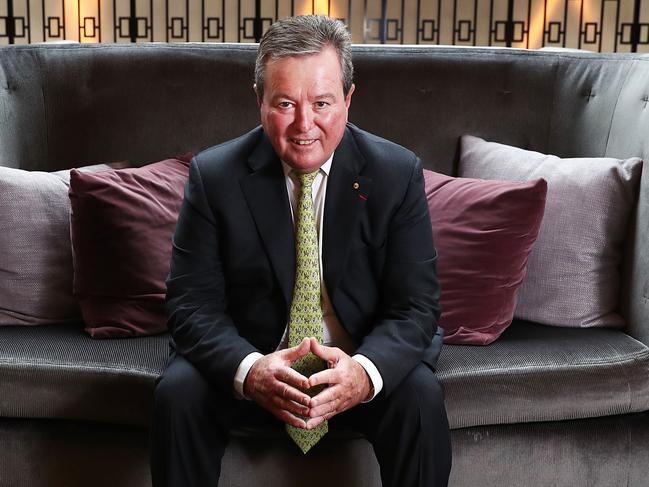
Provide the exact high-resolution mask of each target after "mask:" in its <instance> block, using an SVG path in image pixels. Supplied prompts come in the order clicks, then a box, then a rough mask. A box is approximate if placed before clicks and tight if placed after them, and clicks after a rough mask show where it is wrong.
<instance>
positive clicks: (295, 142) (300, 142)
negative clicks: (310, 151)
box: [291, 139, 316, 145]
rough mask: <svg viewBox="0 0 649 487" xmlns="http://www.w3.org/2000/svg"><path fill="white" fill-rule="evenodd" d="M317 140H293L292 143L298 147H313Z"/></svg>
mask: <svg viewBox="0 0 649 487" xmlns="http://www.w3.org/2000/svg"><path fill="white" fill-rule="evenodd" d="M315 141H316V139H291V142H293V143H294V144H297V145H311V144H313V143H314V142H315Z"/></svg>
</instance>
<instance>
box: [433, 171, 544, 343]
mask: <svg viewBox="0 0 649 487" xmlns="http://www.w3.org/2000/svg"><path fill="white" fill-rule="evenodd" d="M424 181H425V187H426V197H427V199H428V207H429V210H430V221H431V224H432V226H433V237H434V242H435V248H436V250H437V254H438V260H437V271H438V276H439V280H440V284H441V286H442V297H441V307H442V316H441V318H440V326H441V327H442V328H444V342H445V343H456V344H472V345H487V344H489V343H491V342H493V341H494V340H496V338H498V337H499V336H500V334H501V333H502V332H503V331H505V329H506V328H507V327H508V326H509V325H510V324H511V322H512V319H513V317H514V309H515V308H516V297H517V295H518V288H519V287H520V285H521V282H522V281H523V277H524V276H525V267H526V264H527V258H528V256H529V254H530V252H531V251H532V247H533V245H534V242H535V241H536V237H537V234H538V231H539V227H540V226H541V219H542V218H543V209H544V205H545V193H546V190H547V185H546V183H545V181H544V180H543V179H537V180H534V181H530V182H524V183H517V182H510V181H483V180H480V179H470V178H452V177H449V176H445V175H443V174H437V173H434V172H432V171H428V170H424Z"/></svg>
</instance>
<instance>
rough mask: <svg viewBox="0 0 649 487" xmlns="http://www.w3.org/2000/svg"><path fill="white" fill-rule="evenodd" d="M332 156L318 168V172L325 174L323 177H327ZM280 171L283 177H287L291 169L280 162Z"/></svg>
mask: <svg viewBox="0 0 649 487" xmlns="http://www.w3.org/2000/svg"><path fill="white" fill-rule="evenodd" d="M334 154H335V152H334ZM334 154H331V157H329V159H327V160H326V161H325V162H324V164H323V165H322V166H320V168H319V170H320V171H322V172H323V173H325V176H329V172H330V171H331V163H332V161H333V159H334ZM282 169H283V170H284V176H288V175H289V174H291V172H292V171H293V168H292V167H291V166H289V165H288V164H286V163H285V162H284V161H282Z"/></svg>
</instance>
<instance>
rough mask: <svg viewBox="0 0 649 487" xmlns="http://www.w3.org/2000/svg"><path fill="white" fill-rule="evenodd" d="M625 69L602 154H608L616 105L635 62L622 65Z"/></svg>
mask: <svg viewBox="0 0 649 487" xmlns="http://www.w3.org/2000/svg"><path fill="white" fill-rule="evenodd" d="M624 65H625V67H626V74H625V75H624V81H622V83H620V89H619V90H618V92H617V96H616V97H615V104H614V105H613V110H611V118H610V120H609V123H608V133H607V134H606V143H605V144H604V154H608V142H609V140H610V139H611V130H612V128H613V119H614V118H615V112H616V110H617V105H618V103H619V102H620V95H621V94H622V91H623V90H624V88H625V87H626V85H627V84H628V82H629V75H630V73H631V71H632V68H633V67H635V61H634V60H631V61H629V62H626V63H624Z"/></svg>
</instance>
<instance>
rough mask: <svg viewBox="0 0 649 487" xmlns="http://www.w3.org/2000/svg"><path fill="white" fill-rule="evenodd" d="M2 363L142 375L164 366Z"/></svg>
mask: <svg viewBox="0 0 649 487" xmlns="http://www.w3.org/2000/svg"><path fill="white" fill-rule="evenodd" d="M2 365H12V366H15V367H19V368H21V369H22V368H25V369H27V368H34V367H36V368H37V367H42V368H44V369H45V368H47V369H70V370H84V371H92V372H101V373H113V372H124V373H133V374H135V375H142V376H146V377H149V376H152V377H157V376H158V375H160V374H161V373H162V371H163V370H164V368H161V369H160V370H159V371H158V370H152V369H142V368H133V367H120V366H117V365H115V366H110V365H94V366H93V365H91V364H61V363H56V362H25V361H22V362H18V361H11V360H0V366H2Z"/></svg>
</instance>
